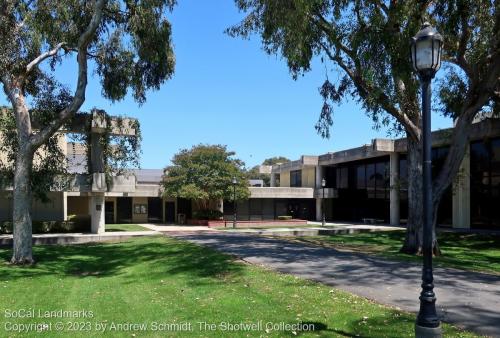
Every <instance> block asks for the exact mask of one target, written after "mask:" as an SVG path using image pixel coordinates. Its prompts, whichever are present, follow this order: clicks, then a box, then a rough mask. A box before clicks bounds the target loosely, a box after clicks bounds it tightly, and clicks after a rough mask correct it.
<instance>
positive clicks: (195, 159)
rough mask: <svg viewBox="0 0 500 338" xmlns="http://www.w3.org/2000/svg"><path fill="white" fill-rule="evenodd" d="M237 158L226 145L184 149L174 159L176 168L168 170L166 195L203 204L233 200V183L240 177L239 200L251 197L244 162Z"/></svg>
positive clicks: (172, 167) (166, 170)
mask: <svg viewBox="0 0 500 338" xmlns="http://www.w3.org/2000/svg"><path fill="white" fill-rule="evenodd" d="M234 155H235V153H234V152H232V151H228V150H227V147H226V146H223V145H204V144H200V145H197V146H193V147H192V148H191V149H182V150H181V151H180V152H179V153H177V154H176V155H175V156H174V158H173V160H172V164H173V165H172V166H170V167H167V168H166V169H165V175H164V180H163V187H164V195H165V196H166V197H175V198H185V199H190V200H195V201H202V202H208V201H214V200H220V199H225V200H233V184H232V181H233V177H236V179H237V182H238V183H237V186H236V198H237V199H246V198H248V197H249V195H250V193H249V190H248V181H247V179H246V176H245V174H244V172H243V168H244V163H243V162H242V161H241V160H239V159H237V158H234Z"/></svg>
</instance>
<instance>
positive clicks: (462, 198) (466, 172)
mask: <svg viewBox="0 0 500 338" xmlns="http://www.w3.org/2000/svg"><path fill="white" fill-rule="evenodd" d="M453 228H458V229H470V152H469V149H467V151H466V153H465V156H464V159H463V160H462V163H461V164H460V169H459V171H458V174H457V177H455V179H454V180H453Z"/></svg>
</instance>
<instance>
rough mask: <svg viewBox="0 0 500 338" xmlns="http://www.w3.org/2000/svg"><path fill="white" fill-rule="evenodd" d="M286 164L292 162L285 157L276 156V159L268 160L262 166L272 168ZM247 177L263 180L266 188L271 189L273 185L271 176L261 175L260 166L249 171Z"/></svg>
mask: <svg viewBox="0 0 500 338" xmlns="http://www.w3.org/2000/svg"><path fill="white" fill-rule="evenodd" d="M286 162H290V160H289V159H288V158H286V157H283V156H275V157H271V158H266V159H265V160H264V161H263V162H262V165H270V166H272V165H276V164H280V163H286ZM247 177H248V179H254V180H263V181H264V186H265V187H269V186H270V185H271V177H270V175H269V174H261V173H260V166H258V165H257V166H255V167H253V168H251V169H250V170H248V171H247Z"/></svg>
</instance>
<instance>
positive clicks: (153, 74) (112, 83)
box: [0, 0, 175, 102]
mask: <svg viewBox="0 0 500 338" xmlns="http://www.w3.org/2000/svg"><path fill="white" fill-rule="evenodd" d="M174 5H175V0H148V1H135V0H123V1H122V0H108V1H104V4H103V7H102V17H101V20H100V22H99V23H98V26H97V29H96V32H95V34H94V35H93V36H92V37H90V42H89V44H88V47H87V51H86V57H87V58H88V59H90V60H92V61H93V62H94V64H95V71H96V73H97V75H98V76H99V78H100V81H101V85H102V94H103V96H104V97H106V98H108V99H111V100H113V101H114V100H120V99H122V98H124V97H125V95H126V93H127V89H128V88H130V89H131V90H132V95H133V97H134V98H135V99H136V100H137V101H138V102H144V101H145V99H146V96H145V94H146V90H147V89H149V88H152V89H158V88H159V85H160V84H161V83H162V82H163V81H165V80H166V79H168V78H170V77H171V75H172V73H173V69H174V64H175V58H174V54H173V49H172V42H171V26H170V23H169V21H168V20H167V17H166V15H167V13H168V12H169V11H170V10H172V8H173V6H174ZM97 7H99V3H98V1H84V0H65V1H57V0H40V1H30V0H27V1H10V0H6V1H2V5H0V16H1V20H0V46H2V47H1V48H0V75H2V76H3V75H4V74H5V75H7V74H8V75H9V76H12V77H14V78H17V77H23V78H25V80H26V81H25V82H24V83H20V85H21V87H22V89H23V90H25V91H26V94H29V95H32V96H37V95H38V94H39V93H40V91H41V90H42V89H43V86H44V85H45V81H39V80H40V79H44V78H47V77H48V75H47V71H46V70H42V69H40V68H33V69H31V70H30V72H27V69H28V68H29V66H30V63H31V62H32V61H34V60H36V59H37V58H39V57H40V56H43V57H44V58H43V59H44V60H50V66H51V69H52V70H54V69H55V67H56V66H57V65H59V64H60V63H61V62H62V61H63V60H64V59H65V57H67V56H70V55H71V54H76V53H78V52H79V50H78V48H79V47H80V45H81V43H82V37H83V34H84V32H86V29H87V28H88V27H89V25H90V24H91V20H93V19H95V18H93V15H94V14H95V13H96V11H98V9H97ZM46 53H50V54H49V55H47V54H46ZM40 61H42V60H40ZM79 61H80V60H79ZM21 80H23V79H21Z"/></svg>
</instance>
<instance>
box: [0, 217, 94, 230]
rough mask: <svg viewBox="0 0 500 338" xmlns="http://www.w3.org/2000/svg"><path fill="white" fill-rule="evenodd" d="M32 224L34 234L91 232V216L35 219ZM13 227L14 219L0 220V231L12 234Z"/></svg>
mask: <svg viewBox="0 0 500 338" xmlns="http://www.w3.org/2000/svg"><path fill="white" fill-rule="evenodd" d="M32 224H33V233H34V234H45V233H68V232H89V231H90V216H78V217H73V218H70V219H69V220H68V221H33V223H32ZM12 229H13V223H12V221H3V222H0V233H2V234H11V233H12Z"/></svg>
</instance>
